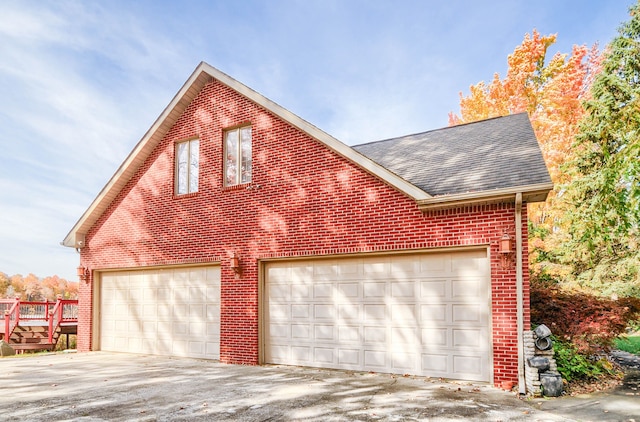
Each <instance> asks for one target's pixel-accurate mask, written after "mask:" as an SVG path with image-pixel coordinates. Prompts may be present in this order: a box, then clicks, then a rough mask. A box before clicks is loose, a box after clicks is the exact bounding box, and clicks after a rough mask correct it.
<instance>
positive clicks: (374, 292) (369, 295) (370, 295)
mask: <svg viewBox="0 0 640 422" xmlns="http://www.w3.org/2000/svg"><path fill="white" fill-rule="evenodd" d="M387 286H388V284H387V283H381V282H378V283H375V282H370V281H366V280H365V281H363V286H362V290H363V296H364V297H363V298H364V299H365V300H367V299H369V300H379V299H384V298H385V297H386V296H387Z"/></svg>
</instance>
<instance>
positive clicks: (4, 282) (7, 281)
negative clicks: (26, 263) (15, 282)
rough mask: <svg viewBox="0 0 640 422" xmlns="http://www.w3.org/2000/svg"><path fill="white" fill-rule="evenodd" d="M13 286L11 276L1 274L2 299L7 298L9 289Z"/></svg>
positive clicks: (0, 295) (0, 289)
mask: <svg viewBox="0 0 640 422" xmlns="http://www.w3.org/2000/svg"><path fill="white" fill-rule="evenodd" d="M9 286H11V280H10V279H9V276H8V275H6V274H5V273H3V272H0V298H3V297H6V294H7V289H8V288H9Z"/></svg>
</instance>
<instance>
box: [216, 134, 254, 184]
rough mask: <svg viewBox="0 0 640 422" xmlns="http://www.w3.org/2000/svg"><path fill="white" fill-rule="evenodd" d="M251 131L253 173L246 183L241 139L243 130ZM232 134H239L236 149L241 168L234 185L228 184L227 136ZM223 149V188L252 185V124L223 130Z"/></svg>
mask: <svg viewBox="0 0 640 422" xmlns="http://www.w3.org/2000/svg"><path fill="white" fill-rule="evenodd" d="M247 128H248V129H249V130H250V132H249V133H250V138H249V141H250V143H249V146H250V150H249V151H250V159H251V161H250V167H251V171H250V172H249V180H246V181H242V169H241V167H242V159H243V154H242V137H241V133H242V130H243V129H247ZM231 132H237V133H238V137H237V147H236V151H235V153H236V166H237V167H239V169H238V170H237V171H236V174H235V180H234V183H229V182H228V177H227V171H228V170H227V169H228V160H227V155H228V154H227V135H228V134H229V133H231ZM222 148H223V156H222V182H223V183H222V186H223V187H224V188H234V187H236V186H242V185H247V184H250V183H251V182H252V181H253V126H252V125H251V123H248V122H247V123H242V124H239V125H236V126H231V127H229V128H226V129H224V130H223V132H222Z"/></svg>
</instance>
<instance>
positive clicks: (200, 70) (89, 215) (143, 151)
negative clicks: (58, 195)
mask: <svg viewBox="0 0 640 422" xmlns="http://www.w3.org/2000/svg"><path fill="white" fill-rule="evenodd" d="M211 78H213V79H217V80H218V81H220V82H221V83H223V84H224V85H226V86H228V87H229V88H231V89H233V90H234V91H236V92H238V93H240V94H241V95H244V96H245V97H247V98H248V99H250V100H251V101H253V102H255V103H256V104H258V105H260V106H262V107H264V108H265V109H267V110H268V111H270V112H271V113H273V114H275V115H276V116H278V117H280V118H281V119H283V120H284V121H286V122H287V123H289V124H291V125H292V126H294V127H296V128H298V129H300V130H301V131H303V132H305V133H307V134H308V135H309V136H311V137H312V138H314V139H316V140H318V141H319V142H321V143H323V144H325V145H326V146H327V147H328V148H330V149H331V150H333V151H335V152H336V153H337V154H339V155H341V156H343V157H345V158H346V159H348V160H350V161H352V162H354V163H355V164H356V165H358V166H360V167H361V168H362V169H364V170H365V171H367V172H369V173H371V174H373V175H374V176H376V177H378V178H379V179H381V180H383V181H384V182H386V183H387V184H389V185H390V186H392V187H394V188H396V189H397V190H399V191H400V192H403V193H405V194H406V195H408V196H409V197H411V198H413V199H414V200H424V199H428V198H431V196H430V195H429V194H428V193H426V192H425V191H423V190H422V189H420V188H418V187H416V186H415V185H413V184H411V183H409V182H407V181H406V180H404V179H403V178H401V177H399V176H397V175H396V174H394V173H393V172H391V171H389V170H387V169H386V168H384V167H382V166H381V165H379V164H377V163H376V162H374V161H372V160H370V159H369V158H367V157H365V156H363V155H362V154H360V153H359V152H357V151H355V150H354V149H352V148H350V147H349V146H347V145H345V144H344V143H342V142H340V141H339V140H337V139H335V138H334V137H332V136H331V135H329V134H327V133H326V132H324V131H322V130H320V129H318V128H317V127H315V126H314V125H312V124H311V123H309V122H307V121H306V120H304V119H302V118H300V117H298V116H297V115H295V114H293V113H292V112H290V111H289V110H287V109H285V108H284V107H282V106H280V105H278V104H276V103H275V102H273V101H271V100H270V99H268V98H266V97H265V96H263V95H262V94H259V93H258V92H256V91H254V90H253V89H251V88H249V87H248V86H246V85H244V84H243V83H241V82H238V81H237V80H235V79H233V78H232V77H231V76H229V75H227V74H226V73H223V72H221V71H220V70H218V69H216V68H215V67H213V66H211V65H209V64H207V63H205V62H201V63H200V64H199V65H198V67H196V69H195V70H194V71H193V73H192V74H191V76H190V77H189V79H187V81H186V82H185V83H184V85H183V86H182V88H181V89H180V90H179V91H178V93H177V94H176V95H175V96H174V97H173V99H172V100H171V102H170V103H169V105H168V106H167V107H166V108H165V109H164V111H163V112H162V113H161V114H160V116H159V117H158V118H157V119H156V121H155V122H154V124H153V125H152V126H151V128H149V130H148V131H147V132H146V133H145V135H144V136H143V137H142V139H141V140H140V142H138V144H137V145H136V146H135V147H134V149H133V151H131V153H130V154H129V156H128V157H127V158H126V159H125V161H124V162H123V163H122V164H121V165H120V167H119V168H118V170H117V171H116V173H115V174H114V175H113V176H112V177H111V179H110V180H109V182H108V183H107V184H106V185H105V187H104V188H103V189H102V190H101V191H100V193H99V194H98V196H97V197H96V198H95V199H94V200H93V202H92V203H91V205H90V206H89V208H88V209H87V210H86V211H85V212H84V214H83V215H82V217H80V219H79V220H78V222H77V223H76V224H75V225H74V226H73V228H72V229H71V230H70V231H69V233H68V234H67V236H66V237H65V239H64V241H63V242H62V245H64V246H68V247H76V246H77V245H76V233H82V234H84V233H86V232H87V231H88V230H89V229H90V228H91V226H92V225H93V224H94V223H95V221H96V220H97V219H98V218H99V217H100V215H101V214H102V213H103V212H104V211H105V210H106V209H107V207H108V206H109V204H110V203H111V201H112V200H113V199H114V198H115V196H116V195H117V193H118V192H119V191H120V190H121V189H122V188H123V187H124V185H125V184H126V183H127V182H128V181H129V179H130V178H131V177H132V176H133V174H134V173H135V171H136V170H137V169H138V167H139V166H140V165H141V163H142V162H144V160H145V159H146V157H147V156H148V155H149V154H150V153H151V152H152V151H153V148H155V146H156V143H157V142H159V141H160V139H161V138H162V137H163V136H164V133H165V132H166V131H167V130H168V129H169V128H170V127H171V126H172V125H173V123H175V121H176V120H177V119H178V118H179V117H180V115H181V114H182V111H184V109H185V108H186V107H187V105H188V104H189V103H190V102H191V100H192V99H193V98H190V99H188V101H184V100H185V99H186V97H187V96H188V94H189V92H190V91H191V90H192V88H194V86H195V87H196V91H197V92H199V90H200V88H202V86H204V84H205V83H206V81H208V80H210V79H211ZM198 85H202V86H198ZM177 109H180V110H177ZM176 110H177V111H178V113H174V111H176ZM167 123H169V124H167ZM160 135H161V136H160ZM154 141H155V142H154Z"/></svg>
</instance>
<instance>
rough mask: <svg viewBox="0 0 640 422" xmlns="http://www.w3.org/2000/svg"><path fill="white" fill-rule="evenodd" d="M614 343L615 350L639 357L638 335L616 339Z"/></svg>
mask: <svg viewBox="0 0 640 422" xmlns="http://www.w3.org/2000/svg"><path fill="white" fill-rule="evenodd" d="M614 343H615V347H616V349H619V350H623V351H625V352H629V353H633V354H634V355H640V335H634V336H623V337H618V338H617V339H615V341H614Z"/></svg>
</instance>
